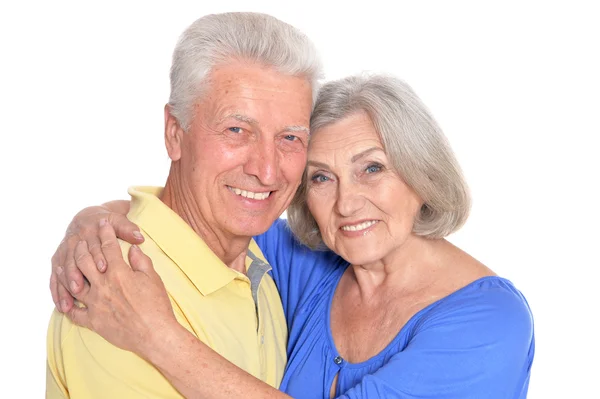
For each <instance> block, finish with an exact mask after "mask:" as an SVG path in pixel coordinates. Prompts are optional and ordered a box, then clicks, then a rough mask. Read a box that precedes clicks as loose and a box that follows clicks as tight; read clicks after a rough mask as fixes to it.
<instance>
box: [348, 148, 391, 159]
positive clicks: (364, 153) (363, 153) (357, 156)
mask: <svg viewBox="0 0 600 399" xmlns="http://www.w3.org/2000/svg"><path fill="white" fill-rule="evenodd" d="M374 151H381V152H383V148H380V147H371V148H368V149H366V150H364V151H362V152H359V153H358V154H356V155H354V156H353V157H352V159H350V162H356V161H358V160H359V159H361V158H362V157H365V156H367V155H369V154H370V153H372V152H374Z"/></svg>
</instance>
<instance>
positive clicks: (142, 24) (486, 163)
mask: <svg viewBox="0 0 600 399" xmlns="http://www.w3.org/2000/svg"><path fill="white" fill-rule="evenodd" d="M81 3H83V2H81ZM206 3H209V4H206ZM350 3H352V2H349V1H348V2H339V3H337V4H336V3H334V2H330V1H325V0H321V1H316V2H314V3H311V2H307V1H302V2H298V1H296V2H287V1H272V2H271V1H269V2H267V1H239V2H235V1H227V0H219V1H210V2H207V1H189V2H176V1H169V2H163V3H160V4H159V3H156V4H153V5H149V4H146V2H136V3H134V2H125V1H119V2H108V1H104V2H87V3H86V5H81V4H79V2H71V3H67V2H58V1H57V2H42V1H39V2H24V1H22V2H18V5H17V2H15V4H11V3H9V2H6V3H5V2H3V3H2V5H1V6H0V44H1V46H0V115H1V119H0V129H1V130H2V136H1V137H2V145H1V146H0V162H1V165H0V166H1V167H0V173H1V178H2V194H1V195H0V201H1V207H0V210H1V212H2V215H3V217H2V222H1V224H2V229H1V230H0V234H1V239H0V243H1V246H2V247H1V254H2V258H3V259H2V262H1V265H2V289H1V294H0V295H1V300H0V303H1V305H0V306H2V313H1V316H0V317H1V320H2V326H1V328H0V337H1V339H0V346H1V347H2V350H1V351H0V353H1V354H2V359H1V361H2V363H3V365H4V367H3V370H4V371H2V374H0V379H1V380H2V384H1V388H0V390H1V391H2V393H1V394H0V396H2V397H20V398H34V397H37V398H39V397H42V396H43V392H44V386H45V335H46V327H47V322H48V318H49V316H50V313H51V311H52V308H53V304H52V301H51V298H50V294H49V291H48V288H47V287H48V277H49V271H50V257H51V255H52V253H53V252H54V248H55V247H56V245H57V244H58V242H59V241H60V239H61V237H62V235H63V232H64V229H65V227H66V226H67V223H68V222H69V220H70V219H71V217H72V216H73V215H74V213H75V212H76V211H77V210H79V209H80V208H82V207H84V206H87V205H91V204H98V203H101V202H104V201H106V200H110V199H115V198H127V194H126V188H127V187H128V186H129V185H132V184H156V185H161V184H163V183H164V181H165V178H166V175H167V171H168V166H169V162H168V158H167V156H166V152H165V150H164V146H163V138H162V135H163V116H162V107H163V105H164V103H165V102H166V100H167V97H168V69H169V65H170V57H171V52H172V49H173V47H174V45H175V42H176V39H177V37H178V36H179V34H180V33H181V31H182V30H183V29H185V28H186V27H187V25H188V24H189V23H191V22H192V21H193V20H194V19H196V18H198V17H200V16H202V15H204V14H207V13H214V12H223V11H262V12H267V13H270V14H272V15H274V16H276V17H279V18H280V19H283V20H284V21H286V22H289V23H291V24H293V25H295V26H297V27H298V28H300V29H301V30H303V31H304V32H305V33H307V34H308V36H310V37H311V38H312V39H313V40H314V41H315V42H316V44H317V47H318V48H319V50H320V52H321V55H322V57H323V59H324V62H325V66H326V72H327V77H328V78H330V79H331V78H338V77H342V76H344V75H347V74H350V73H356V72H360V71H363V70H377V71H384V72H389V73H392V74H395V75H397V76H399V77H401V78H403V79H405V80H406V81H407V82H408V83H409V84H411V85H412V86H413V88H414V89H415V90H416V92H417V94H419V95H420V96H421V98H422V99H423V100H424V102H425V103H426V104H427V105H428V106H429V107H430V109H431V110H432V112H433V114H434V115H435V116H436V117H437V119H438V121H439V123H440V124H441V126H442V128H443V129H444V130H445V132H446V134H447V136H448V137H449V139H450V142H451V143H452V145H453V147H454V149H455V151H456V153H457V156H458V158H459V161H460V162H461V164H462V166H463V168H464V171H465V174H466V176H467V179H468V181H469V183H470V185H471V188H472V193H473V198H474V205H473V210H472V216H471V218H470V220H469V221H468V222H467V225H466V226H465V227H464V228H463V229H462V230H461V231H460V232H459V233H457V234H455V235H454V236H453V237H451V240H452V241H453V242H455V243H457V244H458V245H459V246H461V247H462V248H463V249H465V250H467V251H468V252H470V253H471V254H472V255H474V256H475V257H477V258H479V259H480V260H481V261H483V262H484V263H486V264H487V265H488V266H490V267H491V268H492V269H494V270H495V271H496V272H497V273H498V274H500V275H502V276H504V277H507V278H509V279H511V280H512V281H513V282H514V283H515V284H516V285H517V287H519V288H520V289H521V290H522V291H523V292H524V293H525V295H526V297H527V298H528V300H529V303H530V305H531V308H532V309H533V313H534V318H535V327H536V339H537V353H536V358H535V362H534V366H533V370H532V377H531V386H530V395H529V398H531V399H546V398H591V397H600V394H598V391H599V390H600V389H599V388H597V381H598V374H599V372H600V368H599V367H598V363H597V359H598V358H599V357H600V351H599V349H598V336H599V334H598V332H599V331H598V327H595V326H594V324H597V323H598V318H599V317H598V314H599V312H598V309H597V304H598V303H599V302H600V301H598V299H597V292H598V291H599V289H598V284H597V280H596V278H595V277H594V276H595V272H596V270H597V269H598V267H599V266H600V261H599V260H598V255H597V252H598V251H597V249H596V248H597V245H598V238H599V235H598V225H599V223H600V219H599V216H598V213H599V211H600V205H599V204H600V202H599V199H600V198H599V196H598V194H597V190H596V186H597V185H598V181H599V178H598V176H597V174H598V172H600V164H599V162H598V154H597V152H598V150H599V147H598V144H597V138H598V134H599V133H600V122H599V110H600V79H599V71H600V61H599V54H600V43H599V42H600V24H599V22H598V21H599V17H600V13H599V12H598V11H596V10H595V9H594V8H593V7H592V4H593V3H594V2H592V1H590V2H589V3H583V2H578V1H572V0H571V1H563V2H547V1H546V2H542V1H540V2H531V1H518V2H517V1H516V2H507V1H502V2H485V1H472V2H464V1H439V2H433V1H414V2H400V1H394V2H391V1H390V2H389V3H387V2H379V1H375V0H368V1H361V2H358V1H357V2H355V3H356V5H350ZM392 5H394V7H393V8H392ZM594 321H595V323H594ZM7 370H8V372H7ZM6 390H9V392H10V391H12V393H13V394H12V395H9V394H7V392H6Z"/></svg>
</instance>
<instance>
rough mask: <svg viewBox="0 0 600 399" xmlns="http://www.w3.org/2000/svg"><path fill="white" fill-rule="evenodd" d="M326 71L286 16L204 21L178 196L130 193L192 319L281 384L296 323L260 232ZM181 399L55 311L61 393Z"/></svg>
mask: <svg viewBox="0 0 600 399" xmlns="http://www.w3.org/2000/svg"><path fill="white" fill-rule="evenodd" d="M320 74H321V70H320V65H319V62H318V57H317V56H316V54H315V50H314V47H313V45H312V44H311V43H310V41H309V40H308V39H307V38H306V37H305V36H304V35H303V34H302V33H300V32H299V31H298V30H296V29H295V28H293V27H291V26H289V25H287V24H285V23H283V22H281V21H279V20H277V19H275V18H273V17H270V16H267V15H262V14H252V13H228V14H219V15H209V16H205V17H203V18H200V19H199V20H197V21H196V22H194V23H193V24H192V25H191V26H190V27H189V28H188V29H187V30H186V31H185V32H184V33H183V35H182V37H181V39H180V41H179V43H178V44H177V46H176V48H175V52H174V55H173V65H172V69H171V96H170V100H169V103H168V104H167V105H166V106H165V112H164V114H165V145H166V148H167V152H168V154H169V157H170V158H171V160H172V163H171V169H170V172H169V175H168V178H167V182H166V184H165V187H164V189H161V188H152V187H133V188H130V190H129V193H130V194H131V208H130V211H129V214H128V217H129V219H130V220H131V221H133V222H134V223H136V224H137V225H138V226H139V227H140V229H141V231H142V233H143V235H144V238H145V241H144V243H143V244H142V245H141V248H142V249H143V251H144V253H146V254H148V255H149V256H150V257H151V258H152V260H153V263H154V267H155V268H156V270H157V272H158V273H159V274H160V277H161V278H162V280H163V281H164V284H165V287H166V289H167V291H168V293H169V296H170V300H171V304H172V306H173V310H174V312H175V316H176V317H177V319H178V321H179V322H180V323H181V324H182V325H183V326H185V327H186V328H187V329H188V330H189V331H190V332H192V333H193V334H194V335H195V336H196V337H198V338H199V339H200V340H202V341H203V342H205V343H206V344H208V345H209V346H210V347H211V348H213V349H214V350H215V351H217V352H218V353H220V354H222V355H223V356H224V357H225V358H227V359H228V360H229V361H231V362H232V363H234V364H236V365H238V366H239V367H241V368H243V369H245V370H246V371H247V372H249V373H250V374H252V375H254V376H256V377H258V378H260V379H262V380H263V381H265V382H267V383H269V384H270V385H272V386H274V387H277V386H278V385H279V383H280V381H281V378H282V375H283V370H284V367H285V363H286V356H285V348H286V340H287V327H286V322H285V318H284V315H283V311H282V307H281V301H280V299H279V295H278V293H277V289H276V287H275V285H274V283H273V281H272V279H271V277H270V276H269V275H268V274H266V272H267V271H268V270H269V266H268V265H267V263H266V262H265V260H264V258H263V256H262V254H261V252H260V250H259V249H258V247H257V246H256V244H255V243H254V242H253V240H252V236H254V235H258V234H261V233H263V232H264V231H266V230H267V229H268V228H269V226H270V225H271V224H272V223H273V222H274V221H275V219H277V218H278V217H279V215H280V214H281V213H282V212H283V211H284V210H285V208H286V207H287V206H288V204H289V203H290V201H291V199H292V197H293V195H294V193H295V191H296V189H297V187H298V185H299V183H300V180H301V177H302V172H303V168H304V165H305V162H306V151H307V144H308V137H309V131H308V126H309V117H310V111H311V107H312V100H313V91H314V85H315V83H316V80H317V79H318V78H319V77H320ZM79 245H85V244H84V243H80V244H79ZM121 247H122V250H123V252H124V253H127V252H129V247H128V245H127V244H125V243H121ZM137 252H139V251H136V248H134V249H133V250H132V251H131V252H130V256H135V254H136V253H137ZM131 254H133V255H131ZM140 256H141V255H140ZM99 266H100V267H102V264H100V265H99ZM107 273H110V270H109V271H107ZM92 284H93V282H92ZM113 288H114V287H113ZM84 290H85V289H84ZM79 306H83V305H81V304H80V305H79ZM77 310H80V309H76V311H77ZM140 339H143V337H141V338H140ZM178 396H180V395H179V393H178V392H177V391H176V390H175V388H174V387H173V386H172V385H171V384H170V383H169V382H168V381H167V380H166V379H165V378H164V377H163V375H162V374H160V372H159V371H158V370H156V369H155V368H154V367H152V366H151V365H150V364H149V363H147V362H146V361H145V360H144V359H142V358H140V357H138V356H136V355H134V354H133V353H131V352H127V351H124V350H121V349H119V348H117V347H115V346H112V345H111V344H109V343H108V342H106V341H105V340H104V339H102V338H101V337H100V336H99V335H97V334H96V333H94V332H92V331H90V330H87V329H85V328H81V327H78V326H77V325H75V324H73V323H72V322H71V321H70V320H69V319H68V318H67V317H65V316H64V315H62V314H61V313H58V312H54V314H53V315H52V319H51V321H50V327H49V330H48V374H47V397H49V398H58V397H86V398H88V397H90V398H91V397H98V398H100V397H102V398H125V397H126V398H137V397H139V398H142V397H143V398H148V397H157V398H158V397H160V398H164V397H178Z"/></svg>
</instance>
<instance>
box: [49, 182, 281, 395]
mask: <svg viewBox="0 0 600 399" xmlns="http://www.w3.org/2000/svg"><path fill="white" fill-rule="evenodd" d="M161 190H162V189H161V188H158V187H134V188H130V189H129V194H131V197H132V200H131V210H130V212H129V214H128V218H129V219H130V220H131V221H132V222H134V223H136V224H137V225H138V226H139V227H140V230H141V231H142V234H143V235H144V237H145V239H146V240H145V242H144V243H143V244H142V245H140V247H141V248H142V250H143V251H144V252H145V253H146V254H147V255H148V256H149V257H150V258H151V259H152V261H153V264H154V268H155V269H156V271H157V272H158V274H159V275H160V276H161V278H162V280H163V281H164V284H165V287H166V289H167V291H168V293H169V296H170V298H171V304H172V305H173V310H174V312H175V315H176V316H177V320H178V321H179V322H180V323H181V324H182V325H183V326H185V327H186V328H187V329H188V330H189V331H190V332H192V333H193V334H194V335H195V336H197V337H198V338H199V339H200V340H202V341H203V342H204V343H206V344H207V345H209V346H210V347H211V348H212V349H214V350H215V351H217V352H218V353H220V354H221V355H222V356H224V357H225V358H227V359H228V360H229V361H231V362H232V363H234V364H236V365H237V366H239V367H241V368H242V369H244V370H246V371H247V372H249V373H250V374H252V375H253V376H255V377H257V378H260V379H261V380H263V381H265V382H267V383H268V384H270V385H272V386H274V387H278V386H279V383H280V382H281V378H282V376H283V371H284V368H285V364H286V342H287V326H286V322H285V317H284V314H283V308H282V306H281V300H280V298H279V293H278V292H277V288H276V287H275V284H274V283H273V280H272V279H271V277H270V276H269V275H268V274H267V273H266V272H267V271H268V270H269V269H270V267H269V266H268V264H267V263H266V261H265V260H264V257H263V255H262V253H261V251H260V249H259V248H258V246H257V245H256V243H255V242H254V240H252V242H251V243H250V246H249V249H248V255H247V256H246V271H247V275H244V274H242V273H238V272H236V271H234V270H232V269H230V268H228V267H227V266H225V264H224V263H223V262H222V261H221V260H220V259H219V258H218V257H217V256H216V255H215V254H214V253H213V252H212V251H211V250H210V249H209V248H208V246H207V245H206V244H205V243H204V242H203V241H202V239H201V238H200V237H199V236H198V235H197V234H196V233H195V232H194V230H192V228H191V227H190V226H189V225H188V224H186V223H185V222H184V221H183V219H181V218H180V217H179V216H178V215H177V214H176V213H175V212H173V211H172V210H171V209H170V208H169V207H167V206H166V205H165V204H164V203H162V202H161V201H160V199H159V198H158V197H157V196H158V195H160V192H161ZM121 247H122V249H123V254H124V256H125V259H126V260H127V259H128V258H127V253H128V251H129V244H127V243H125V242H121ZM47 345H48V353H47V356H48V367H47V380H46V397H47V398H63V397H71V398H115V399H116V398H181V397H182V396H181V395H180V394H179V393H178V392H177V391H176V390H175V388H174V387H173V386H172V385H171V384H170V383H169V382H168V381H167V380H166V379H165V378H164V377H163V375H162V374H161V373H160V372H159V371H158V370H156V369H155V368H154V367H153V366H152V365H150V364H149V363H147V362H146V361H145V360H143V359H142V358H140V357H138V356H137V355H135V354H133V353H131V352H127V351H124V350H121V349H119V348H117V347H115V346H113V345H111V344H109V343H108V342H107V341H105V340H104V339H103V338H102V337H100V336H99V335H98V334H96V333H94V332H92V331H90V330H88V329H85V328H81V327H78V326H76V325H74V324H72V323H71V322H70V321H69V319H68V318H67V317H65V316H64V315H62V314H60V313H58V312H56V311H55V312H54V313H53V315H52V317H51V320H50V326H49V329H48V339H47ZM207 383H210V382H207ZM231 383H232V384H235V381H231Z"/></svg>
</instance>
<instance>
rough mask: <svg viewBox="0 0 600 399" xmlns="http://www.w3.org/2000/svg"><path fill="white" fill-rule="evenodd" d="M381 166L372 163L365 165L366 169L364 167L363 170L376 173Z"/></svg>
mask: <svg viewBox="0 0 600 399" xmlns="http://www.w3.org/2000/svg"><path fill="white" fill-rule="evenodd" d="M382 168H383V166H381V165H379V164H372V165H369V166H367V169H365V172H367V173H376V172H379V171H380V170H381V169H382Z"/></svg>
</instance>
